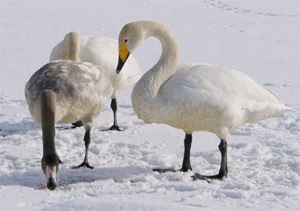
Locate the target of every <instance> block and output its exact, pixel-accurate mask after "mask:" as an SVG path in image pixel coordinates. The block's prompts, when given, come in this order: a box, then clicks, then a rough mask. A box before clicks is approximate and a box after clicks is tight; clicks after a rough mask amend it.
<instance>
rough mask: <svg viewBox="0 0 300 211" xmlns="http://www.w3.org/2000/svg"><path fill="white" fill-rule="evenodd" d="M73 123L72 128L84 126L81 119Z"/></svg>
mask: <svg viewBox="0 0 300 211" xmlns="http://www.w3.org/2000/svg"><path fill="white" fill-rule="evenodd" d="M72 125H73V126H72V127H71V128H77V127H82V126H83V122H82V121H81V120H79V121H77V122H73V123H72Z"/></svg>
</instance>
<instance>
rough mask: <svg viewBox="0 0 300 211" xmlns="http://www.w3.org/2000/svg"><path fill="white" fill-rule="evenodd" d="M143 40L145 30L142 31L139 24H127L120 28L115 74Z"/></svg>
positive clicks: (141, 26)
mask: <svg viewBox="0 0 300 211" xmlns="http://www.w3.org/2000/svg"><path fill="white" fill-rule="evenodd" d="M145 38H146V33H145V30H143V25H142V24H141V22H134V23H129V24H126V25H125V26H124V27H123V28H122V30H121V32H120V35H119V62H118V66H117V70H116V71H117V73H119V72H120V71H121V70H122V67H123V66H124V64H125V62H126V61H127V59H128V57H129V56H130V54H131V53H132V52H133V51H134V50H135V49H136V48H137V47H138V46H139V44H140V43H141V42H142V41H143V40H144V39H145Z"/></svg>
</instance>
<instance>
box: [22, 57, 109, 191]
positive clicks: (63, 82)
mask: <svg viewBox="0 0 300 211" xmlns="http://www.w3.org/2000/svg"><path fill="white" fill-rule="evenodd" d="M112 91H113V88H112V85H111V80H110V78H109V76H108V75H107V74H106V71H104V70H103V68H102V67H99V66H96V65H94V64H91V63H87V62H85V63H82V62H72V61H68V60H61V61H55V62H51V63H48V64H46V65H44V66H43V67H42V68H40V69H39V70H38V71H37V72H35V73H34V74H33V75H32V77H31V78H30V79H29V81H28V82H27V83H26V87H25V97H26V101H27V104H28V108H29V111H30V114H31V115H32V117H33V119H34V120H35V122H36V123H37V124H38V125H40V126H41V127H42V131H43V158H42V169H43V172H44V173H45V175H46V178H47V187H48V188H49V189H50V190H54V189H55V187H56V174H57V172H58V167H59V163H60V160H59V158H58V155H57V153H56V150H55V141H54V136H55V124H68V123H72V122H73V121H77V120H82V121H83V123H84V127H85V130H86V132H85V135H84V142H85V157H84V161H83V163H82V164H80V165H79V166H77V167H74V168H79V167H88V168H93V167H91V166H90V165H89V163H88V147H89V144H90V131H91V130H92V127H93V121H94V119H95V118H96V117H97V116H98V115H99V114H100V112H101V111H102V109H103V107H104V104H105V101H106V100H107V98H109V97H110V96H111V94H112Z"/></svg>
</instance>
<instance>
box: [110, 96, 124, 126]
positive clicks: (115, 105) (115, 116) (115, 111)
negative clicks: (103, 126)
mask: <svg viewBox="0 0 300 211" xmlns="http://www.w3.org/2000/svg"><path fill="white" fill-rule="evenodd" d="M110 107H111V109H112V111H113V113H114V124H113V125H112V126H111V127H110V128H109V129H108V130H117V131H122V130H121V129H120V128H119V126H118V122H117V109H118V103H117V100H116V99H111V104H110Z"/></svg>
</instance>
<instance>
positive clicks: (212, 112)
mask: <svg viewBox="0 0 300 211" xmlns="http://www.w3.org/2000/svg"><path fill="white" fill-rule="evenodd" d="M143 92H144V90H143V86H142V85H141V83H138V84H137V86H136V87H135V88H134V90H133V94H132V103H133V107H134V110H135V112H136V113H137V115H138V117H139V118H140V119H143V120H144V121H145V122H146V123H162V124H167V125H170V126H172V127H175V128H179V129H183V130H184V131H185V132H186V133H192V132H193V131H209V132H212V133H215V134H216V135H217V136H218V137H219V138H220V139H226V138H227V135H228V134H229V133H230V132H232V131H234V130H235V129H237V128H238V127H239V126H240V125H242V124H244V123H250V122H256V121H259V120H263V119H267V118H271V117H274V116H277V115H279V114H281V113H283V112H285V111H287V110H289V108H287V107H286V106H284V105H283V102H282V101H281V100H280V99H279V98H278V97H277V96H276V95H275V94H274V93H272V92H271V91H269V90H267V89H266V88H265V87H263V86H261V85H259V84H257V83H256V82H255V81H254V80H252V79H251V78H249V77H248V76H246V75H245V74H243V73H240V72H238V71H235V70H232V69H229V68H225V67H222V66H218V65H211V64H190V65H179V66H177V68H176V72H175V73H174V74H173V75H172V76H171V77H170V78H169V79H168V81H166V82H165V83H164V84H163V85H162V86H161V87H160V89H159V91H158V92H157V95H156V96H155V97H153V96H150V95H145V94H144V93H143ZM154 111H155V112H154Z"/></svg>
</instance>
